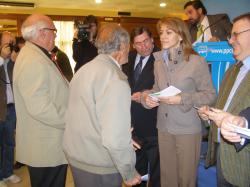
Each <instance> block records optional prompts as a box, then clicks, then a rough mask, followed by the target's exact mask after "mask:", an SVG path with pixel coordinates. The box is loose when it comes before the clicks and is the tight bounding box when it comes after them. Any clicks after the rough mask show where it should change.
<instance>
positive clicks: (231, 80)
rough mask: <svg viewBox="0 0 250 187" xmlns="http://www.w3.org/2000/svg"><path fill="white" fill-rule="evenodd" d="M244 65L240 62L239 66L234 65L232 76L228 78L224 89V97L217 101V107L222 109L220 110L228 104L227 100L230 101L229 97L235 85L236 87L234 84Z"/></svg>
mask: <svg viewBox="0 0 250 187" xmlns="http://www.w3.org/2000/svg"><path fill="white" fill-rule="evenodd" d="M242 65H243V63H242V62H238V63H237V64H235V65H234V67H233V69H232V71H231V73H230V75H229V76H228V79H227V81H226V83H225V85H224V88H223V93H222V94H223V95H222V96H221V97H220V99H218V101H217V104H216V107H218V108H220V109H223V108H224V106H225V104H226V102H227V99H228V96H229V94H230V92H231V89H232V88H233V85H234V82H235V80H236V78H237V75H238V74H239V72H240V68H241V67H242Z"/></svg>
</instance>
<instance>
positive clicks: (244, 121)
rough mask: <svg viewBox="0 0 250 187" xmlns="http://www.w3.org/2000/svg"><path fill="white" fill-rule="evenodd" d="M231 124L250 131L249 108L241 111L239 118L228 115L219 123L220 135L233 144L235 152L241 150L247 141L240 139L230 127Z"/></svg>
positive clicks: (248, 141)
mask: <svg viewBox="0 0 250 187" xmlns="http://www.w3.org/2000/svg"><path fill="white" fill-rule="evenodd" d="M232 124H234V125H237V126H240V127H243V128H248V129H250V107H248V108H246V109H245V110H243V111H241V112H240V114H239V116H235V115H232V114H228V116H226V117H225V118H224V119H223V121H222V123H221V134H222V136H223V137H224V138H225V139H226V140H228V141H230V142H234V145H235V148H236V150H237V151H240V150H242V149H243V148H244V147H245V146H246V145H247V144H248V143H250V140H249V139H245V138H241V137H240V135H239V134H237V133H236V132H235V130H234V127H232Z"/></svg>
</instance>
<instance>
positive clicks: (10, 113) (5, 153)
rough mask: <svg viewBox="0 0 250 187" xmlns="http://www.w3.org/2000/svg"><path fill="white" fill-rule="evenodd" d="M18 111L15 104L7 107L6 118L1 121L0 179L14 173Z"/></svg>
mask: <svg viewBox="0 0 250 187" xmlns="http://www.w3.org/2000/svg"><path fill="white" fill-rule="evenodd" d="M15 129H16V111H15V107H14V105H13V104H11V105H8V107H7V116H6V120H5V121H3V122H0V150H1V155H0V180H2V179H3V178H7V177H9V176H11V175H12V174H13V163H14V147H15Z"/></svg>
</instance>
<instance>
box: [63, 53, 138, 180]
mask: <svg viewBox="0 0 250 187" xmlns="http://www.w3.org/2000/svg"><path fill="white" fill-rule="evenodd" d="M130 97H131V95H130V88H129V85H128V82H127V77H126V75H125V74H124V73H123V72H122V71H121V69H120V68H119V67H118V65H117V64H115V62H114V61H113V60H112V59H111V57H109V56H108V55H103V54H101V55H98V56H97V57H96V58H95V59H93V60H92V61H91V62H89V63H87V64H86V65H84V66H83V67H82V68H81V69H79V70H78V71H77V73H76V74H75V76H74V77H73V79H72V81H71V82H70V96H69V106H68V110H67V113H66V129H65V135H64V142H63V146H64V150H65V152H66V155H67V157H68V160H69V163H70V164H71V165H73V166H74V167H77V168H79V169H82V170H85V171H88V172H91V173H97V174H110V173H118V172H119V173H120V174H121V175H122V177H123V179H124V180H130V179H132V178H133V177H134V175H135V167H134V166H135V152H134V150H133V148H132V144H131V133H130V126H131V124H130V104H131V98H130Z"/></svg>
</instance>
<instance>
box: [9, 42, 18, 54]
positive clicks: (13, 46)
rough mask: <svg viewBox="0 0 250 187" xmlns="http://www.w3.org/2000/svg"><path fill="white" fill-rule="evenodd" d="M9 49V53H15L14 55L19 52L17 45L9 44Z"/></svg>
mask: <svg viewBox="0 0 250 187" xmlns="http://www.w3.org/2000/svg"><path fill="white" fill-rule="evenodd" d="M9 48H10V51H11V52H12V51H15V52H16V53H18V52H19V51H20V48H19V47H18V45H17V44H14V43H9Z"/></svg>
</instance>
